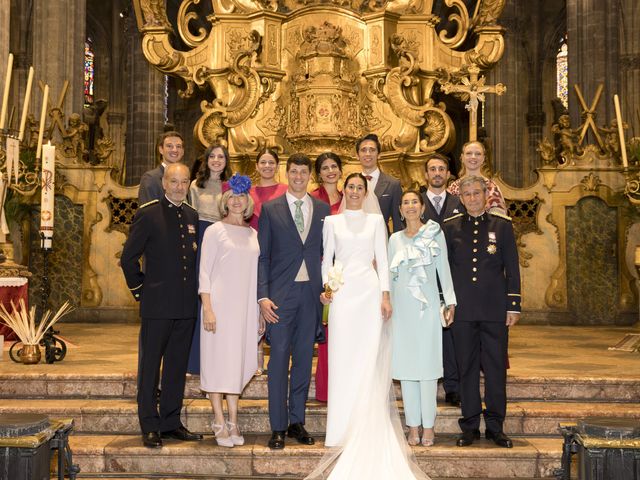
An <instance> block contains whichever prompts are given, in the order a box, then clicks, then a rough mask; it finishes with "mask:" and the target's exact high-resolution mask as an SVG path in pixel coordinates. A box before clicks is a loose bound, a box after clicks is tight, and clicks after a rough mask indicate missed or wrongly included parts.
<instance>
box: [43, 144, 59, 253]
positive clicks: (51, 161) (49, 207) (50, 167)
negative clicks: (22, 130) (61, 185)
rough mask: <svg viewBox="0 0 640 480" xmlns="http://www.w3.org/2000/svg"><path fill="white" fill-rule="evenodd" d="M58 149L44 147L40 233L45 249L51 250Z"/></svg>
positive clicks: (49, 145)
mask: <svg viewBox="0 0 640 480" xmlns="http://www.w3.org/2000/svg"><path fill="white" fill-rule="evenodd" d="M55 173H56V147H55V146H53V145H51V142H49V143H47V144H46V145H43V146H42V184H41V186H42V191H41V196H40V233H42V234H43V236H44V239H43V241H42V247H43V248H47V249H49V248H51V239H52V237H53V207H54V193H55V183H54V180H55Z"/></svg>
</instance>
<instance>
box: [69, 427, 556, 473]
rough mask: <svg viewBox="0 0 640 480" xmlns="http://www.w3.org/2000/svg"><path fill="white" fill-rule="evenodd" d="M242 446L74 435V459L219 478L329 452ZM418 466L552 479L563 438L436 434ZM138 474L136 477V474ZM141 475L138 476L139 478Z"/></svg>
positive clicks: (97, 466) (276, 469)
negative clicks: (154, 443) (504, 441)
mask: <svg viewBox="0 0 640 480" xmlns="http://www.w3.org/2000/svg"><path fill="white" fill-rule="evenodd" d="M245 439H246V444H245V445H244V446H242V447H234V448H231V449H229V448H223V447H218V446H217V445H216V444H215V440H214V439H213V438H212V437H211V436H207V437H206V438H205V440H203V441H202V442H178V441H166V442H165V446H164V447H163V448H162V449H157V450H154V449H147V448H144V447H143V446H142V443H141V440H140V438H139V437H138V436H132V435H75V436H72V437H71V438H70V445H71V449H72V451H73V460H74V463H77V464H79V465H80V468H81V474H82V475H84V474H90V475H91V476H93V475H95V474H99V473H105V474H109V473H112V474H117V473H122V474H127V475H131V476H133V475H132V473H131V472H140V474H145V473H146V474H150V475H153V474H161V475H163V476H165V477H164V478H166V476H167V475H172V476H175V477H177V478H180V475H198V476H207V477H208V478H211V477H213V478H216V476H222V478H225V477H224V476H229V475H235V476H239V477H240V478H242V477H243V476H244V477H251V478H255V476H258V478H260V476H266V477H267V478H268V477H269V476H272V477H277V478H302V477H304V476H305V475H306V474H307V473H308V472H310V471H311V470H312V468H313V467H314V466H315V465H316V464H317V462H318V461H319V460H320V458H321V457H322V455H323V454H324V453H325V450H324V448H323V446H322V444H321V442H319V444H317V445H314V446H302V445H298V444H292V443H290V442H289V443H287V447H286V448H285V449H284V450H280V451H272V450H269V449H268V448H267V447H266V446H265V445H266V442H267V437H266V436H264V435H263V436H255V435H247V436H246V437H245ZM413 451H414V454H415V456H416V458H417V460H418V463H419V465H420V467H421V468H422V469H423V470H424V471H425V473H427V475H429V476H432V477H447V478H482V479H489V478H492V479H497V478H500V479H503V478H521V479H524V478H527V479H529V478H549V477H552V476H553V471H554V469H556V468H559V466H560V457H561V454H562V440H561V439H560V438H554V439H550V438H535V437H516V438H514V448H512V449H504V448H499V447H497V446H495V445H494V444H493V443H491V442H488V441H487V440H484V439H483V440H480V441H478V442H476V443H475V444H474V445H472V446H471V447H465V448H459V447H456V446H455V443H454V437H453V436H447V435H438V436H437V438H436V444H435V445H434V446H433V447H430V448H424V447H414V449H413ZM136 476H137V475H136ZM138 478H139V477H138Z"/></svg>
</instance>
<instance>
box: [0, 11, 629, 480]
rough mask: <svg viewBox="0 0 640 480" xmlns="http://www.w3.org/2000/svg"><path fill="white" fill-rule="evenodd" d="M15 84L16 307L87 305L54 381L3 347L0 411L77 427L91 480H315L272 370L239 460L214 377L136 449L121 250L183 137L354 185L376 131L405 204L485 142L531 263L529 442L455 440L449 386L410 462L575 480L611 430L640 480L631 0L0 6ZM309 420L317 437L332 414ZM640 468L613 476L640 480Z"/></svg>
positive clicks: (11, 180) (1, 162)
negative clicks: (359, 144) (595, 439)
mask: <svg viewBox="0 0 640 480" xmlns="http://www.w3.org/2000/svg"><path fill="white" fill-rule="evenodd" d="M0 93H2V95H3V96H2V99H1V101H2V106H1V108H2V110H1V112H0V169H1V172H2V174H1V175H2V178H1V181H0V193H1V195H0V197H1V198H2V200H1V202H0V205H2V207H3V211H2V215H1V218H0V248H1V250H2V252H3V254H2V255H0V260H2V259H3V260H2V263H0V300H2V302H3V304H5V305H6V306H7V307H8V305H9V303H10V300H15V301H16V302H17V300H18V299H19V298H22V299H23V300H25V301H26V302H27V304H28V305H29V306H33V307H37V311H38V312H40V313H39V314H41V312H42V311H43V310H45V309H50V310H52V311H57V310H58V309H59V308H60V307H61V306H62V305H63V304H64V303H65V302H69V304H70V305H71V306H72V307H73V311H72V312H71V313H69V314H68V315H66V316H64V317H63V318H62V319H61V320H60V322H59V323H57V324H56V325H55V330H56V331H57V332H59V333H57V335H58V336H59V339H61V340H62V341H63V342H64V351H63V352H62V351H60V350H56V346H59V343H56V342H58V340H56V338H53V339H51V338H49V340H50V341H52V342H53V346H51V345H47V351H46V352H45V348H44V347H43V348H42V349H41V350H42V353H41V354H42V359H41V360H40V361H39V362H38V363H35V364H31V365H28V364H25V362H23V361H21V359H20V358H19V356H17V355H16V351H17V348H16V347H15V345H14V344H15V342H16V338H15V337H13V336H12V333H11V330H10V329H7V328H6V327H4V329H3V330H0V334H4V341H5V343H4V349H3V355H2V358H1V361H0V419H1V418H2V415H9V414H43V415H47V416H49V417H50V418H51V419H62V420H63V423H64V422H66V423H64V424H65V425H67V426H68V428H67V430H66V434H69V436H68V444H69V446H70V452H71V453H72V458H73V460H72V461H71V462H70V463H71V464H72V465H77V466H78V467H79V469H80V473H79V474H78V478H172V479H186V478H215V479H271V478H291V479H301V478H303V477H304V476H305V475H306V474H307V473H309V472H310V471H311V469H312V468H313V466H314V464H315V463H316V462H317V461H318V460H319V458H320V457H322V455H323V448H322V445H315V446H299V445H296V446H287V448H286V449H285V450H283V451H279V452H273V451H271V450H269V449H268V448H267V447H266V439H267V438H268V433H269V430H270V429H269V420H268V410H267V400H266V389H267V383H266V377H265V376H264V375H263V376H256V377H254V378H253V380H252V381H251V382H250V383H249V385H248V387H247V388H246V390H245V391H244V393H243V396H242V398H241V400H240V422H241V425H240V427H241V429H242V430H243V431H244V432H246V435H247V442H246V444H245V445H244V446H242V447H239V448H235V449H233V450H225V449H224V448H220V447H217V446H216V444H215V441H214V440H213V437H212V436H211V432H210V427H209V424H208V422H210V418H209V417H210V414H211V412H210V406H209V403H208V401H207V400H206V399H205V398H204V396H203V394H202V392H200V391H199V389H198V385H199V383H198V380H197V378H194V377H189V378H188V380H187V388H186V391H185V404H184V409H183V412H182V416H183V421H184V422H185V425H187V426H188V428H189V429H191V430H192V431H195V432H199V433H204V434H205V440H204V441H202V442H199V443H198V444H195V445H194V444H193V443H185V444H180V443H177V442H176V443H168V444H167V446H166V447H165V448H163V449H162V450H158V451H149V450H148V449H145V448H144V447H143V446H142V444H141V443H140V440H139V435H138V433H139V426H138V419H137V415H136V402H135V396H136V368H137V341H138V340H137V336H138V330H139V312H138V305H137V303H136V302H135V300H134V298H133V296H132V295H131V292H130V291H129V288H128V287H127V284H126V283H125V279H124V277H123V274H122V271H121V269H120V265H119V258H120V255H121V253H122V248H123V244H124V241H125V239H126V238H127V234H128V231H129V226H130V224H131V222H132V219H133V215H134V213H135V211H136V209H137V208H138V202H137V197H138V185H139V182H140V178H141V176H142V174H143V173H144V172H146V171H148V170H150V169H152V168H154V167H156V166H157V164H158V155H157V138H158V136H159V135H160V134H161V133H163V132H164V131H169V130H176V131H179V132H181V133H182V134H183V135H184V138H185V142H184V147H185V156H184V159H185V160H184V161H185V163H186V164H187V165H188V166H189V167H193V165H194V164H196V163H197V162H199V161H201V159H200V157H201V156H202V155H203V152H204V150H205V148H206V147H207V146H209V145H211V144H213V143H221V144H223V145H225V146H226V147H227V148H228V150H229V155H230V163H231V165H232V170H233V171H238V172H241V173H244V174H247V175H249V176H251V177H252V178H254V179H255V178H257V173H256V171H255V156H256V153H257V152H258V151H260V150H261V149H262V148H264V147H271V148H273V149H275V150H276V151H277V152H278V154H279V155H280V159H281V160H282V159H285V160H286V158H288V156H290V155H292V154H293V153H296V152H303V153H305V154H307V155H309V157H311V158H315V157H316V156H317V155H318V154H320V153H322V152H326V151H333V152H335V153H337V154H338V155H340V157H341V158H342V161H343V168H344V173H345V177H346V173H351V172H353V171H359V168H360V166H359V163H358V160H357V157H356V152H355V149H354V145H355V142H356V141H357V139H358V138H360V137H362V136H363V135H365V134H367V133H371V132H373V133H376V134H377V135H378V137H379V138H380V141H381V144H382V150H381V152H380V166H381V169H382V170H383V171H384V172H386V173H388V174H390V175H393V176H395V177H396V178H398V179H400V180H401V183H402V185H403V187H404V188H415V187H417V186H419V185H424V183H425V178H424V164H425V161H426V159H427V158H428V156H429V155H430V154H432V153H435V152H439V153H442V154H444V155H447V156H448V157H449V158H450V159H451V161H452V164H451V169H452V173H453V174H456V173H457V172H458V171H459V169H460V166H461V163H460V153H461V148H462V145H463V144H464V143H465V142H467V141H469V140H479V141H481V142H482V143H483V144H484V145H485V147H486V151H487V160H488V164H489V165H490V167H491V168H490V169H491V173H490V174H491V175H492V179H493V180H494V182H495V183H496V184H497V185H498V186H499V187H500V190H501V191H502V193H503V195H504V197H505V200H506V203H507V207H508V215H509V216H510V217H511V219H512V223H513V227H514V231H515V234H516V241H517V246H518V253H519V261H520V272H521V283H522V315H521V320H520V322H519V323H518V324H517V325H516V326H514V327H513V328H512V329H511V331H510V343H509V364H510V368H509V370H508V376H507V394H508V400H509V404H508V410H507V419H506V424H505V425H506V426H505V429H506V430H507V431H508V432H509V434H510V435H512V437H513V438H514V448H513V449H510V450H508V451H507V450H501V449H497V448H493V445H489V443H485V442H484V441H481V442H479V443H478V445H477V446H476V445H474V446H473V447H469V448H465V449H460V448H457V447H456V445H455V441H454V438H455V434H456V433H458V425H457V418H458V417H459V410H458V409H456V408H454V407H451V406H446V405H444V403H443V402H442V400H443V396H444V393H443V391H442V388H440V390H439V406H438V419H437V423H436V436H437V437H436V438H437V442H436V444H435V445H434V446H433V447H430V448H425V447H419V446H418V447H413V450H414V454H415V456H416V458H417V460H418V463H419V465H420V467H421V468H423V469H424V471H425V472H426V473H427V474H428V475H429V476H430V477H431V478H433V479H442V480H444V479H453V478H471V479H488V478H497V479H506V478H521V479H533V478H558V479H567V480H568V479H569V478H570V475H569V471H571V478H578V476H577V475H578V474H577V470H579V469H580V468H579V466H578V465H576V464H577V463H578V460H577V457H575V456H574V457H573V459H571V458H570V457H569V458H568V459H567V457H566V456H565V457H563V444H564V442H566V440H567V435H568V434H567V431H572V430H571V429H572V428H574V427H573V425H574V424H578V423H579V422H580V420H581V419H583V418H586V417H594V416H597V417H607V418H609V419H611V421H612V422H613V423H616V422H618V423H619V424H623V423H624V422H635V424H636V427H635V432H636V437H635V439H632V440H629V442H628V443H627V444H625V445H624V446H620V445H618V447H620V451H622V450H624V449H626V450H625V451H629V452H635V453H634V455H635V457H634V458H635V460H633V461H634V462H635V464H634V465H636V466H635V467H634V468H635V469H636V470H635V475H638V472H640V453H638V450H637V449H640V436H639V435H638V422H639V421H640V420H639V419H640V357H639V356H638V352H639V351H640V329H639V328H638V325H639V324H638V320H639V318H638V312H639V307H638V305H639V300H640V299H639V296H638V285H639V278H640V2H638V1H637V0H535V1H528V2H524V1H517V0H372V1H362V0H350V1H347V0H210V1H209V0H132V1H128V0H112V1H108V2H104V1H101V0H67V1H64V2H63V1H47V0H29V1H23V0H0ZM52 147H55V148H52ZM285 163H286V162H282V161H281V162H280V164H279V168H280V169H281V170H280V181H281V182H284V181H285V177H284V164H285ZM45 172H46V173H47V175H45ZM47 192H48V193H47ZM49 208H50V209H51V212H49V211H48V210H47V209H49ZM45 214H47V215H45ZM49 217H50V218H49ZM3 290H4V291H3ZM49 347H51V349H52V352H51V356H52V358H49V355H48V353H49ZM18 348H19V346H18ZM14 360H15V361H14ZM49 361H51V363H49ZM314 388H315V387H314V385H313V384H312V386H311V392H310V398H314V397H313V391H314ZM397 390H398V392H397V393H399V388H398V389H397ZM398 397H399V395H398ZM401 405H402V404H401V401H400V400H399V406H400V407H401ZM307 414H308V423H307V428H308V430H309V431H311V432H313V433H314V434H317V435H318V436H320V437H321V436H322V435H323V433H324V429H325V426H326V425H325V416H326V404H324V403H321V402H315V401H310V402H309V404H308V406H307ZM0 423H1V421H0ZM70 425H71V426H70ZM563 432H564V435H563ZM0 437H2V435H0ZM634 442H635V443H634ZM4 448H8V447H7V445H6V444H5V443H3V442H2V438H0V449H4ZM68 453H69V452H67V454H68ZM64 455H65V450H64V449H62V448H61V449H59V450H57V451H56V453H55V454H54V456H53V457H52V460H51V466H50V468H51V478H63V477H61V476H59V474H64V472H62V473H59V472H60V469H61V468H63V469H67V470H69V468H70V467H69V465H67V466H66V467H61V465H63V463H60V464H58V458H61V457H63V456H64ZM583 457H584V456H583ZM583 457H581V458H582V460H584V458H583ZM68 458H70V457H68ZM621 458H622V457H621ZM624 459H625V460H624V461H621V463H625V462H628V461H629V460H628V459H627V457H626V456H625V457H624ZM572 461H573V467H572V466H571V465H572ZM71 470H73V468H71ZM69 475H75V474H72V473H70V472H69V471H67V476H69ZM581 475H582V476H581V477H580V478H585V479H586V478H596V477H595V476H594V477H591V476H589V473H588V472H585V471H581ZM622 475H623V474H619V476H615V475H614V476H610V477H598V478H612V479H626V478H629V479H631V478H640V477H637V476H635V477H634V476H628V477H626V476H622ZM7 478H9V477H7ZM21 478H22V477H21ZM24 478H27V477H24ZM28 478H32V477H28ZM33 478H35V477H33ZM69 478H71V477H69ZM9 480H13V479H12V478H9Z"/></svg>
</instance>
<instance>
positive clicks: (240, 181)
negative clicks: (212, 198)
mask: <svg viewBox="0 0 640 480" xmlns="http://www.w3.org/2000/svg"><path fill="white" fill-rule="evenodd" d="M228 183H229V188H230V189H231V191H232V192H233V194H234V195H242V194H245V193H249V190H250V189H251V179H250V178H249V177H247V176H246V175H240V174H239V173H235V174H234V175H233V177H231V178H230V179H229V182H228Z"/></svg>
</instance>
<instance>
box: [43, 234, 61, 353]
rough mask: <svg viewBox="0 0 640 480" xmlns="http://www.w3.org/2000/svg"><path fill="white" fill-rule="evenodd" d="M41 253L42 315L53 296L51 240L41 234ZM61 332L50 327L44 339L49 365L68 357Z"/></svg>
mask: <svg viewBox="0 0 640 480" xmlns="http://www.w3.org/2000/svg"><path fill="white" fill-rule="evenodd" d="M40 251H41V252H42V283H41V285H40V314H41V315H44V312H46V311H47V303H48V301H49V295H51V279H50V278H49V254H50V253H51V238H49V237H46V236H45V235H44V233H42V232H40ZM58 333H60V331H59V330H54V329H53V327H49V328H48V329H47V331H46V333H45V334H44V337H42V341H41V342H40V345H42V346H43V347H44V348H45V354H44V358H45V361H46V362H47V363H54V362H61V361H62V360H64V357H65V356H66V355H67V344H66V343H65V342H64V341H63V340H62V339H61V338H60V337H58V336H57V335H58Z"/></svg>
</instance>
